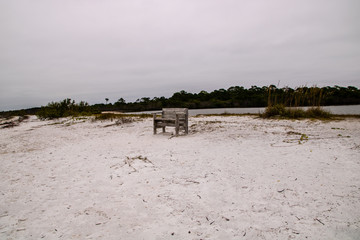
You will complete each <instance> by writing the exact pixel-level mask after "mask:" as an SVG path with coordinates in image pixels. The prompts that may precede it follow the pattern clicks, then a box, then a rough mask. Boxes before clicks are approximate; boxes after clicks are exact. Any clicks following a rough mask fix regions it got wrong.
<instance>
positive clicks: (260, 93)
mask: <svg viewBox="0 0 360 240" xmlns="http://www.w3.org/2000/svg"><path fill="white" fill-rule="evenodd" d="M105 101H106V103H99V104H94V105H89V104H88V103H86V102H80V103H75V101H72V100H71V99H65V100H63V101H61V102H52V103H49V104H48V105H47V106H43V107H41V108H30V109H24V110H17V111H7V112H1V113H0V116H3V117H4V116H5V117H6V116H14V115H27V114H37V115H40V116H41V114H45V113H46V114H47V115H48V114H50V115H51V116H53V117H54V118H56V117H59V116H68V115H74V114H81V115H84V114H94V113H100V112H102V111H122V112H135V111H148V110H159V109H162V108H166V107H184V108H190V109H201V108H233V107H241V108H246V107H267V106H271V105H283V106H329V105H353V104H360V90H359V89H358V88H356V87H353V86H348V87H340V86H333V87H329V86H327V87H322V88H319V87H316V86H315V87H297V88H295V89H292V88H289V87H283V88H278V87H276V86H275V85H270V86H263V87H258V86H252V87H250V88H248V89H246V88H244V87H240V86H233V87H230V88H228V89H223V88H221V89H218V90H214V91H212V92H207V91H200V92H199V93H189V92H186V91H184V90H182V91H180V92H176V93H174V94H173V95H172V96H171V97H169V98H166V97H154V98H152V99H151V98H149V97H142V98H140V99H137V100H136V101H135V102H126V101H125V100H124V99H123V98H119V99H118V100H117V101H116V102H114V103H108V101H109V99H108V98H105Z"/></svg>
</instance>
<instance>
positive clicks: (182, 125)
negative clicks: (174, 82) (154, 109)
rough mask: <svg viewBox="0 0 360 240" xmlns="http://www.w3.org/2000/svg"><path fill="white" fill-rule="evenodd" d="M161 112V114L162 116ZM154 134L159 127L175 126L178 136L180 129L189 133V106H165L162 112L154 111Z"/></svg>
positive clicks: (163, 128)
mask: <svg viewBox="0 0 360 240" xmlns="http://www.w3.org/2000/svg"><path fill="white" fill-rule="evenodd" d="M160 114H161V116H160ZM153 119H154V134H156V130H157V128H162V130H163V132H165V127H175V133H176V136H178V135H179V131H180V129H182V130H184V131H185V133H186V134H188V133H189V127H188V126H189V120H188V119H189V111H188V109H187V108H163V110H162V112H159V113H154V114H153Z"/></svg>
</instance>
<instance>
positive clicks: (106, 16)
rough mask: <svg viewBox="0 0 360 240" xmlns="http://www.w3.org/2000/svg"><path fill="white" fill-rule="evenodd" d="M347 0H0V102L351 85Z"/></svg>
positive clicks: (354, 5) (354, 59)
mask: <svg viewBox="0 0 360 240" xmlns="http://www.w3.org/2000/svg"><path fill="white" fill-rule="evenodd" d="M359 7H360V5H359V3H358V1H356V0H353V1H350V0H344V1H338V0H326V1H325V0H319V1H316V2H314V1H309V0H301V1H300V0H298V1H287V0H275V1H265V0H255V1H250V0H248V1H236V0H225V1H218V0H191V1H190V0H174V1H165V0H146V1H145V0H134V1H110V0H108V1H95V0H86V1H85V0H78V1H69V0H62V1H45V0H36V1H31V2H29V1H24V0H12V1H1V2H0V18H1V19H0V35H1V36H2V37H1V39H0V52H1V53H2V54H1V56H0V84H1V90H0V94H1V96H0V102H1V105H0V109H11V108H14V107H18V106H26V107H28V106H29V105H32V106H37V105H39V103H41V104H43V105H44V104H46V103H47V102H48V101H52V100H58V99H59V98H60V99H62V98H66V97H71V96H72V97H74V98H79V97H81V98H82V100H86V101H89V102H93V101H99V99H103V98H105V97H109V96H110V95H111V99H112V98H116V99H113V100H114V101H115V100H117V99H118V98H120V97H125V98H126V99H127V100H136V99H137V98H141V97H143V96H149V97H153V96H159V95H170V94H172V93H173V92H174V91H179V90H181V89H185V90H187V91H199V90H202V89H205V90H213V89H216V88H227V87H230V86H233V85H243V86H245V87H250V86H251V85H260V86H262V85H269V84H274V83H277V82H278V81H279V80H280V81H281V83H282V84H284V85H289V86H299V85H304V84H307V85H314V84H318V85H333V84H337V85H357V86H359V85H358V82H359V81H358V80H359V79H358V76H359V73H360V69H359V67H358V66H357V65H358V64H357V63H358V62H360V47H359V44H358V43H359V42H360V31H359V29H360V27H359V22H360V19H359V18H360V17H359V15H358V10H359V9H360V8H359Z"/></svg>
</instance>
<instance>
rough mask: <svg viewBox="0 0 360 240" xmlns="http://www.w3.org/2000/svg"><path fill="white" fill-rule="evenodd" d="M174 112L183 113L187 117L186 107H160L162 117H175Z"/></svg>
mask: <svg viewBox="0 0 360 240" xmlns="http://www.w3.org/2000/svg"><path fill="white" fill-rule="evenodd" d="M176 113H183V114H185V118H188V115H189V113H188V109H187V108H163V109H162V117H163V118H171V119H175V118H176ZM181 118H182V117H181Z"/></svg>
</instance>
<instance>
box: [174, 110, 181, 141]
mask: <svg viewBox="0 0 360 240" xmlns="http://www.w3.org/2000/svg"><path fill="white" fill-rule="evenodd" d="M179 130H180V126H179V115H177V114H176V120H175V134H176V136H179Z"/></svg>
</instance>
